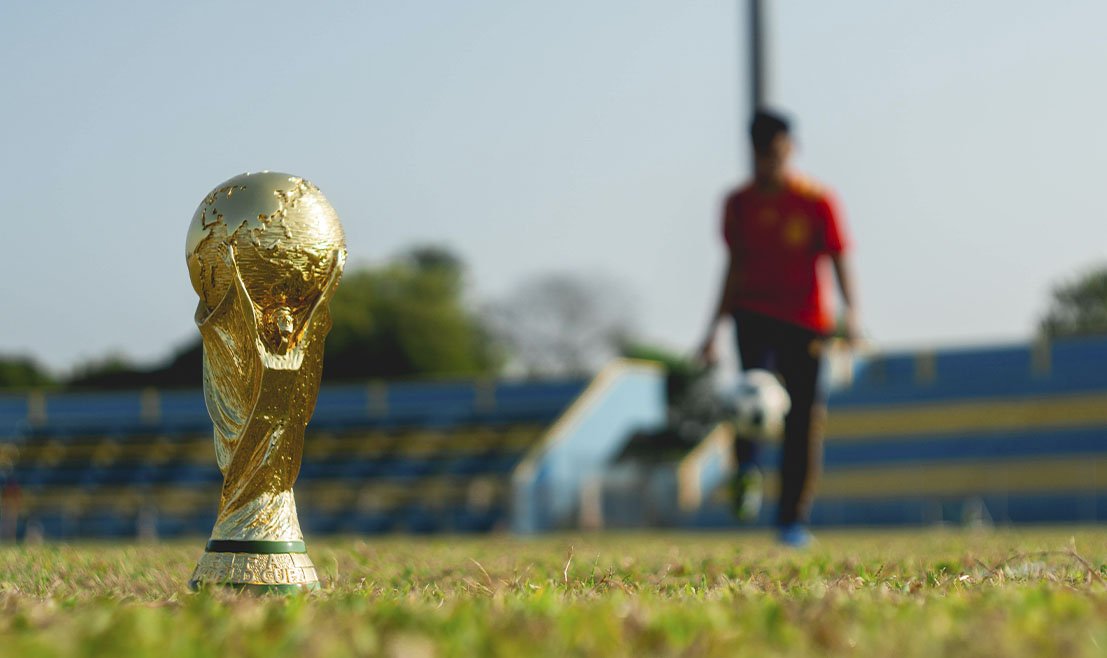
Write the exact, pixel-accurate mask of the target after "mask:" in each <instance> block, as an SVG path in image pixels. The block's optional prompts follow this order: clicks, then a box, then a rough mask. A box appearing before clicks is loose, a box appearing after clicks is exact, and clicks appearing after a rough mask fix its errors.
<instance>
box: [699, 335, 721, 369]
mask: <svg viewBox="0 0 1107 658" xmlns="http://www.w3.org/2000/svg"><path fill="white" fill-rule="evenodd" d="M699 360H700V363H701V364H703V365H705V366H713V365H715V362H716V361H718V360H719V355H718V354H717V353H716V351H715V338H714V337H710V338H708V339H707V340H705V341H703V346H701V347H700V353H699Z"/></svg>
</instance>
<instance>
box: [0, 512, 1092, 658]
mask: <svg viewBox="0 0 1107 658" xmlns="http://www.w3.org/2000/svg"><path fill="white" fill-rule="evenodd" d="M819 539H820V541H819V543H818V545H817V546H815V547H814V548H813V549H812V550H809V551H806V552H793V551H787V550H783V549H780V548H778V547H776V546H775V545H773V543H772V542H771V541H770V540H769V537H768V536H766V535H763V534H713V535H687V534H671V535H670V534H658V533H649V534H609V535H590V536H580V537H569V536H556V537H543V538H538V539H516V538H509V537H493V538H456V537H442V538H405V537H397V538H387V539H373V540H361V539H345V540H326V541H324V540H316V541H310V540H309V543H308V548H309V552H310V553H311V555H312V558H313V559H314V560H315V563H316V565H317V567H318V568H319V570H320V573H321V574H322V575H323V577H324V578H325V580H326V589H325V590H324V591H322V592H318V593H312V594H307V595H296V596H286V597H279V596H268V597H257V596H250V595H236V594H233V593H231V592H227V591H222V590H220V591H211V592H201V593H198V594H193V593H190V592H189V591H188V590H187V588H186V582H187V580H188V577H189V574H190V571H191V569H192V566H193V564H194V562H195V559H196V557H197V556H198V554H199V552H200V551H201V550H202V547H203V540H196V541H192V542H184V543H172V544H162V545H152V546H139V545H108V544H84V545H74V546H51V545H46V546H38V547H28V548H24V547H0V656H20V657H24V656H25V657H28V658H36V657H39V656H70V655H76V656H113V657H120V658H126V657H128V656H155V657H157V658H176V657H179V656H180V657H183V656H258V657H265V658H278V657H282V656H321V657H322V656H360V655H366V656H372V655H381V656H413V657H419V656H465V657H467V658H468V657H474V656H485V655H492V656H732V655H751V656H799V655H829V656H852V655H865V656H941V655H958V656H1094V655H1104V654H1107V583H1105V581H1104V578H1105V574H1107V569H1105V568H1104V567H1102V566H1101V565H1103V564H1104V563H1107V530H1103V529H1098V528H1078V529H1069V530H1032V531H1022V530H1019V531H1007V530H1001V531H996V532H991V533H974V532H962V531H957V530H916V531H907V532H879V533H878V532H835V533H821V534H820V535H819Z"/></svg>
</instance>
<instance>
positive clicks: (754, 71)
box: [748, 0, 765, 114]
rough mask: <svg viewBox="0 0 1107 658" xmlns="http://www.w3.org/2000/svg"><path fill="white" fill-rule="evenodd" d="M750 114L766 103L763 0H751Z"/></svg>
mask: <svg viewBox="0 0 1107 658" xmlns="http://www.w3.org/2000/svg"><path fill="white" fill-rule="evenodd" d="M749 3H750V4H749V10H750V12H749V26H748V27H749V40H750V55H749V62H750V114H753V113H754V112H756V111H757V108H759V107H762V106H763V105H764V104H765V43H764V29H763V28H764V25H763V16H764V13H763V12H762V11H761V10H762V3H761V0H749Z"/></svg>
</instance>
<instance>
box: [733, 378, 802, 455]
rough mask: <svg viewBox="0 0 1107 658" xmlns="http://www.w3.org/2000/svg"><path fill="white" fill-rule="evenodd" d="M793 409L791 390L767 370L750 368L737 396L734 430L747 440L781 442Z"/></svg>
mask: <svg viewBox="0 0 1107 658" xmlns="http://www.w3.org/2000/svg"><path fill="white" fill-rule="evenodd" d="M791 408H792V400H791V398H790V397H788V391H786V390H785V389H784V385H783V384H781V383H780V380H779V379H778V378H777V376H776V375H774V374H773V373H771V372H769V371H768V370H757V369H755V370H747V371H746V372H745V373H743V375H742V379H741V380H739V382H738V390H737V393H736V394H735V396H734V432H735V434H737V435H738V436H740V437H742V438H746V439H761V440H768V441H779V440H780V439H781V438H782V437H783V436H784V417H785V416H787V415H788V410H789V409H791Z"/></svg>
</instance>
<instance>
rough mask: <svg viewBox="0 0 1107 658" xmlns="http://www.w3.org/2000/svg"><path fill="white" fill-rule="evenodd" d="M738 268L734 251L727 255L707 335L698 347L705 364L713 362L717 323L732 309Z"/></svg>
mask: <svg viewBox="0 0 1107 658" xmlns="http://www.w3.org/2000/svg"><path fill="white" fill-rule="evenodd" d="M738 279H739V268H738V259H737V258H736V257H735V255H734V252H733V251H730V252H729V255H728V256H727V265H726V273H725V274H724V275H723V281H722V285H720V286H719V301H718V303H717V304H715V312H714V313H712V315H711V320H710V321H709V322H708V325H707V335H706V336H704V339H703V345H702V346H701V347H700V354H699V356H700V359H701V360H702V361H703V362H704V363H707V364H711V363H714V362H715V356H716V355H715V334H716V333H718V330H719V323H720V322H721V321H722V319H723V318H725V317H726V316H728V315H730V314H731V313H732V312H733V310H734V297H735V295H737V293H738Z"/></svg>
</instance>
